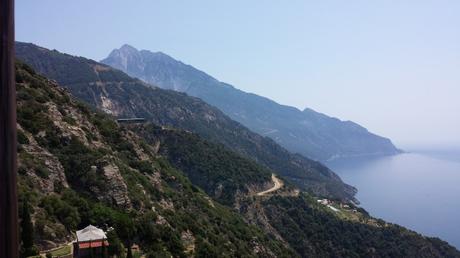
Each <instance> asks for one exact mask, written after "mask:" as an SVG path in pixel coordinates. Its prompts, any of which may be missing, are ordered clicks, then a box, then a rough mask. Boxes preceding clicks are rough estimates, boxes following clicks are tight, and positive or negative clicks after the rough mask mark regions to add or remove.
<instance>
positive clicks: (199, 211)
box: [16, 64, 460, 257]
mask: <svg viewBox="0 0 460 258" xmlns="http://www.w3.org/2000/svg"><path fill="white" fill-rule="evenodd" d="M16 81H17V97H18V141H19V147H18V153H19V196H20V206H21V207H22V209H21V213H20V216H21V219H22V223H21V225H23V227H22V232H23V234H22V236H23V239H22V250H23V254H33V253H35V251H36V248H37V247H39V248H40V249H48V248H51V247H54V246H56V245H60V244H63V243H65V242H67V241H71V240H72V238H73V236H72V232H74V231H75V230H76V229H80V228H82V227H85V226H87V225H88V224H93V225H96V226H98V227H101V228H104V229H106V230H107V229H109V228H111V227H113V228H114V230H112V231H110V232H109V241H110V243H111V245H110V247H109V253H110V254H123V253H124V250H125V248H124V247H126V246H131V245H132V244H134V243H136V244H139V245H140V247H141V250H142V252H144V253H145V254H146V255H147V257H171V256H173V257H359V256H371V257H400V256H403V257H404V256H405V257H460V254H459V253H458V251H457V250H455V249H454V248H453V247H451V246H449V245H448V244H447V243H445V242H443V241H441V240H439V239H431V238H425V237H422V236H420V235H418V234H416V233H414V232H412V231H408V230H406V229H404V228H402V227H398V226H395V225H391V224H388V223H385V222H383V221H379V220H376V219H373V218H371V217H369V216H368V215H367V214H366V213H365V211H363V210H361V209H358V210H357V211H356V212H355V213H353V216H351V217H347V216H345V214H347V213H345V212H346V211H345V210H341V211H340V212H342V213H337V212H334V211H332V210H331V209H329V208H328V207H326V206H321V205H320V204H317V203H316V198H314V197H312V196H311V195H308V194H305V193H300V192H299V191H298V190H296V189H295V187H293V186H292V185H290V184H286V185H285V186H284V187H283V188H282V189H281V190H279V191H277V192H274V193H272V194H270V195H265V196H257V195H254V194H253V192H251V189H253V188H252V187H253V186H254V189H257V188H264V187H266V186H270V182H269V181H265V180H267V179H269V178H270V177H269V175H270V173H271V171H270V170H267V169H264V168H262V167H260V166H259V165H257V164H255V163H254V162H253V161H250V160H247V159H245V158H244V157H241V156H239V155H238V154H236V153H233V152H231V151H229V150H227V149H225V147H224V146H223V145H216V144H215V143H208V142H206V141H205V140H203V139H200V138H199V137H198V136H197V135H195V134H192V133H190V132H184V131H181V130H178V129H173V128H162V127H157V126H155V125H149V124H147V125H140V126H139V125H127V126H120V125H119V124H117V123H116V122H115V121H114V120H113V118H112V117H110V116H109V115H107V114H104V113H101V112H99V111H97V110H95V109H93V108H90V107H88V106H87V105H86V104H83V103H81V102H79V101H77V100H75V99H74V98H73V97H72V96H70V95H69V94H68V92H67V91H66V90H65V89H62V88H60V87H59V86H58V85H57V84H56V83H55V82H53V81H51V80H48V79H46V78H45V77H42V76H40V75H38V74H36V73H35V72H34V71H33V70H32V69H31V68H30V67H28V66H27V65H24V64H18V65H17V73H16ZM133 130H134V131H133ZM144 137H145V139H144ZM181 146H182V147H181ZM194 155H199V156H200V157H198V156H194ZM182 162H184V163H182ZM232 165H233V166H234V167H232ZM227 166H228V167H227ZM181 167H182V168H184V170H186V171H182V170H181ZM234 169H235V170H234ZM201 176H203V177H206V178H207V179H209V181H207V182H204V181H200V180H199V177H201ZM189 178H190V179H189ZM282 180H285V179H283V178H282ZM190 181H192V182H196V184H197V185H198V186H199V187H198V186H196V185H194V184H193V183H192V182H190ZM219 184H222V187H223V189H225V191H226V192H229V193H235V194H236V193H237V192H239V193H240V194H241V195H239V196H238V200H236V201H237V202H238V205H237V206H235V205H234V203H233V201H235V200H233V199H231V196H230V195H219V194H215V193H216V192H213V191H214V190H215V189H219V188H220V187H219ZM201 187H203V189H205V191H206V192H209V193H211V195H212V197H210V196H209V195H208V194H206V192H205V191H203V190H201V189H200V188H201ZM220 203H223V204H226V205H228V206H226V205H222V204H220ZM347 205H351V204H347ZM235 208H236V209H235ZM236 211H238V213H237V212H236ZM24 221H25V222H27V223H25V222H24ZM27 225H29V226H30V227H28V226H27ZM25 236H33V241H32V243H34V245H31V244H30V242H29V241H26V240H27V239H28V238H27V237H25ZM29 240H30V239H29Z"/></svg>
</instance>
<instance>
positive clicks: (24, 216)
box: [21, 201, 38, 257]
mask: <svg viewBox="0 0 460 258" xmlns="http://www.w3.org/2000/svg"><path fill="white" fill-rule="evenodd" d="M33 237H34V228H33V224H32V221H31V218H30V206H29V203H28V202H27V201H25V202H23V203H22V212H21V257H28V256H32V255H36V254H38V249H37V247H36V246H35V245H34V239H33Z"/></svg>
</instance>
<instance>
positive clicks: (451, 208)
mask: <svg viewBox="0 0 460 258" xmlns="http://www.w3.org/2000/svg"><path fill="white" fill-rule="evenodd" d="M329 165H330V167H331V168H332V169H333V170H334V171H335V172H337V173H338V174H339V175H340V176H341V178H342V179H343V180H344V181H345V182H347V183H348V184H351V185H353V186H355V187H356V188H358V194H357V198H358V199H359V201H360V202H361V206H362V207H363V208H365V209H366V210H367V211H368V212H369V213H370V214H371V215H373V216H375V217H378V218H382V219H384V220H387V221H389V222H393V223H396V224H400V225H402V226H405V227H408V228H410V229H413V230H415V231H417V232H419V233H421V234H424V235H427V236H435V237H439V238H441V239H442V240H445V241H447V242H449V243H450V244H452V245H454V246H456V247H457V248H460V205H459V203H458V198H457V197H458V196H460V148H458V149H449V150H429V149H421V150H414V151H411V152H409V153H403V154H400V155H395V156H388V157H381V158H374V159H368V160H354V161H349V160H348V161H337V162H334V163H331V164H329Z"/></svg>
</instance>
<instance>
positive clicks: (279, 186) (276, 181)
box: [257, 174, 284, 196]
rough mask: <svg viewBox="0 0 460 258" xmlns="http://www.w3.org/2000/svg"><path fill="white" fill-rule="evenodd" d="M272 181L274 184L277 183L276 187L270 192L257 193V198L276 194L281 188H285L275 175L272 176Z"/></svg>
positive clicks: (269, 190)
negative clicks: (272, 193)
mask: <svg viewBox="0 0 460 258" xmlns="http://www.w3.org/2000/svg"><path fill="white" fill-rule="evenodd" d="M272 181H273V183H275V185H274V186H273V187H272V188H270V189H268V190H265V191H262V192H259V193H257V196H263V195H266V194H269V193H271V192H274V191H276V190H278V189H280V188H281V187H283V185H284V183H283V181H281V180H280V179H279V178H277V177H276V176H275V174H272Z"/></svg>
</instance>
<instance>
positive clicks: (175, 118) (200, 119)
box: [16, 43, 356, 200]
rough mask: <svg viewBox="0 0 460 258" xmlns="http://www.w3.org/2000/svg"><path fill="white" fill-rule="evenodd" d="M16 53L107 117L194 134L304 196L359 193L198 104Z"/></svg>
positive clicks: (36, 51)
mask: <svg viewBox="0 0 460 258" xmlns="http://www.w3.org/2000/svg"><path fill="white" fill-rule="evenodd" d="M16 51H17V56H18V58H20V59H22V60H23V61H25V62H26V63H28V64H30V65H31V66H33V67H34V68H35V69H37V71H38V72H40V73H42V74H44V75H46V76H49V77H50V78H52V79H55V80H57V81H58V82H59V83H60V84H62V85H63V86H64V87H66V88H67V89H69V91H70V92H71V93H72V94H73V95H74V96H76V97H77V98H78V99H80V100H83V101H85V102H87V103H89V104H91V105H93V106H94V107H98V108H100V109H102V110H104V111H105V112H107V113H110V114H112V115H115V116H118V117H144V118H146V119H147V120H148V121H151V122H153V123H155V124H157V125H161V126H172V127H175V128H180V129H183V130H187V131H191V132H194V133H196V134H198V135H200V136H201V137H203V138H205V139H206V140H208V141H211V142H214V143H220V144H223V145H225V146H226V147H227V148H229V149H230V150H232V151H234V152H237V153H239V154H240V155H242V156H244V157H249V158H251V159H252V160H254V161H255V162H257V163H258V164H259V165H262V166H265V167H267V168H269V169H271V170H272V171H275V172H276V173H277V174H279V175H282V176H285V177H286V178H288V179H290V181H292V182H293V183H295V184H296V185H297V186H298V187H300V188H301V189H302V190H306V191H309V192H311V193H314V194H315V195H321V196H326V197H329V198H339V199H344V200H350V199H353V198H354V194H355V192H356V189H354V188H353V187H351V186H349V185H347V184H345V183H343V182H342V181H341V179H340V178H339V177H338V176H337V175H336V174H335V173H334V172H332V171H331V170H330V169H328V168H327V167H325V166H323V165H322V164H321V163H319V162H316V161H313V160H310V159H308V158H305V157H303V156H301V155H297V154H292V153H290V152H288V151H287V150H286V149H284V148H282V147H281V146H280V145H278V144H277V143H276V142H275V141H273V140H271V139H269V138H267V137H263V136H261V135H259V134H256V133H253V132H252V131H250V130H249V129H247V128H246V127H244V126H242V125H241V124H239V123H237V122H235V121H233V120H231V119H230V118H229V117H227V116H226V115H224V114H223V113H222V112H221V111H219V110H218V109H217V108H214V107H212V106H210V105H208V104H206V103H205V102H203V101H201V100H200V99H198V98H194V97H189V96H187V95H186V94H184V93H178V92H175V91H170V90H163V89H160V88H155V87H152V86H150V85H147V84H146V83H144V82H141V81H140V80H137V79H133V78H131V77H129V76H127V75H126V74H124V73H123V72H120V71H118V70H115V69H113V68H111V67H109V66H106V65H104V64H100V63H97V62H95V61H92V60H88V59H85V58H81V57H73V56H70V55H66V54H61V53H59V52H57V51H49V50H46V49H43V48H40V47H37V46H35V45H32V44H25V43H17V44H16Z"/></svg>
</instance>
